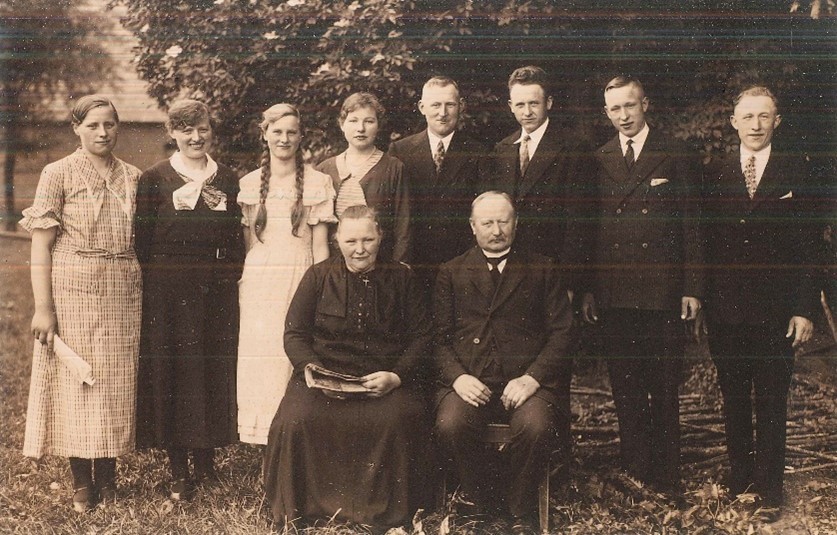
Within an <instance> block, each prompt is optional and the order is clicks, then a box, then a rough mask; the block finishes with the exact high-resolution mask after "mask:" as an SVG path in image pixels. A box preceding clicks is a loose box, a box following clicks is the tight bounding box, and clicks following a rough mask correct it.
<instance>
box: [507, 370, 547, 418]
mask: <svg viewBox="0 0 837 535" xmlns="http://www.w3.org/2000/svg"><path fill="white" fill-rule="evenodd" d="M540 387H541V384H540V383H539V382H538V381H537V380H536V379H535V378H534V377H532V376H531V375H521V376H520V377H518V378H517V379H512V380H511V381H509V383H508V384H507V385H506V388H505V389H503V396H502V397H501V398H500V400H501V401H502V402H503V407H505V408H506V410H510V409H516V408H518V407H520V406H521V405H523V404H524V403H526V400H527V399H529V398H530V397H532V394H534V393H535V392H537V391H538V388H540Z"/></svg>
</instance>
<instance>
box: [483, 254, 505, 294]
mask: <svg viewBox="0 0 837 535" xmlns="http://www.w3.org/2000/svg"><path fill="white" fill-rule="evenodd" d="M508 256H509V255H508V253H506V254H504V255H503V256H497V257H485V261H486V262H488V263H489V264H490V265H491V271H490V273H491V282H493V283H494V287H495V288H496V287H497V286H499V285H500V277H501V276H502V275H503V274H502V273H500V262H502V261H503V260H505V259H506V258H508Z"/></svg>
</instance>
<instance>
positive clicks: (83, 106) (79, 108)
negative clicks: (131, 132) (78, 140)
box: [70, 95, 119, 126]
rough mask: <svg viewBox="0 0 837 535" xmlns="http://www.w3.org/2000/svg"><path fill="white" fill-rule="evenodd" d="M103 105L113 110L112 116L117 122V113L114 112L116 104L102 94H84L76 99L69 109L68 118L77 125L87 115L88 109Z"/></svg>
mask: <svg viewBox="0 0 837 535" xmlns="http://www.w3.org/2000/svg"><path fill="white" fill-rule="evenodd" d="M103 107H107V108H110V109H111V110H112V111H113V118H114V119H116V122H117V123H118V122H119V114H118V113H117V112H116V106H114V105H113V102H111V101H110V99H109V98H107V97H105V96H102V95H85V96H83V97H81V98H80V99H78V101H77V102H76V103H75V105H74V106H73V109H72V110H71V111H70V120H71V121H72V122H73V125H74V126H78V125H80V124H81V123H82V122H84V118H85V117H87V114H88V113H90V110H93V109H96V108H103Z"/></svg>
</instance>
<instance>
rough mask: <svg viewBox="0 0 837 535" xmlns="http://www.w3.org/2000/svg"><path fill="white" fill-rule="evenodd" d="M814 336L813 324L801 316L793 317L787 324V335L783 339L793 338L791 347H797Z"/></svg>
mask: <svg viewBox="0 0 837 535" xmlns="http://www.w3.org/2000/svg"><path fill="white" fill-rule="evenodd" d="M813 334H814V324H813V323H812V322H811V320H809V319H808V318H803V317H802V316H794V317H792V318H791V319H790V321H789V322H788V334H786V335H785V338H790V337H791V336H793V347H795V348H796V347H799V346H801V345H802V344H804V343H805V342H807V341H808V340H810V339H811V336H813Z"/></svg>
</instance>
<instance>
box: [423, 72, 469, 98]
mask: <svg viewBox="0 0 837 535" xmlns="http://www.w3.org/2000/svg"><path fill="white" fill-rule="evenodd" d="M449 85H452V86H453V87H454V88H455V89H456V93H457V94H459V84H458V83H456V80H454V79H453V78H451V77H450V76H434V77H432V78H430V79H429V80H427V81H426V82H424V86H422V89H426V88H428V87H447V86H449ZM460 96H461V95H460Z"/></svg>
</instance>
